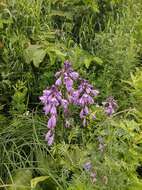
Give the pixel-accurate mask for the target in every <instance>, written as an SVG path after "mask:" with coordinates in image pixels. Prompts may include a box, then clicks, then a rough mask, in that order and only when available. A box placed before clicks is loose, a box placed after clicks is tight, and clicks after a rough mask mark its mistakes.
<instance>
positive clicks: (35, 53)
mask: <svg viewBox="0 0 142 190" xmlns="http://www.w3.org/2000/svg"><path fill="white" fill-rule="evenodd" d="M45 55H46V50H44V49H42V48H41V46H40V45H29V47H28V48H27V49H26V50H25V52H24V58H25V61H26V63H28V64H29V63H31V62H32V61H33V64H34V66H35V67H37V68H38V67H39V64H40V63H41V62H42V61H43V59H44V57H45Z"/></svg>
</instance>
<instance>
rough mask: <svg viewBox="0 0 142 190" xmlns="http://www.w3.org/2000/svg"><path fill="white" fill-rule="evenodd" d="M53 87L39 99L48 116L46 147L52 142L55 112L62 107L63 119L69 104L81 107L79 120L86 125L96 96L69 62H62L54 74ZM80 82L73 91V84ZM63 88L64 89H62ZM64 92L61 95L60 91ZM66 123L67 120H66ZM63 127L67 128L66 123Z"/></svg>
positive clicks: (90, 86) (93, 90) (96, 93)
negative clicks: (62, 65)
mask: <svg viewBox="0 0 142 190" xmlns="http://www.w3.org/2000/svg"><path fill="white" fill-rule="evenodd" d="M55 77H56V81H55V85H52V86H51V88H48V89H46V90H44V91H43V95H42V96H41V97H40V100H41V102H42V104H43V105H44V107H43V110H44V113H45V115H48V116H49V120H48V123H47V127H48V129H49V130H48V132H47V134H46V136H45V139H46V141H47V142H48V145H52V143H53V142H54V131H55V130H54V129H55V127H56V123H57V110H58V107H62V108H63V110H64V114H65V118H67V115H68V107H69V104H73V105H77V106H80V107H81V111H80V118H81V119H82V120H83V125H84V126H85V125H86V117H87V115H88V114H89V108H88V107H89V105H91V104H94V99H93V98H94V97H95V96H97V95H98V93H99V92H98V91H97V90H95V89H94V88H93V86H92V85H90V84H89V82H88V81H87V80H84V79H81V78H79V74H78V73H77V72H75V71H74V70H73V68H72V66H71V63H70V62H69V61H65V62H64V67H63V69H61V70H60V71H59V72H57V73H56V74H55ZM77 80H78V82H80V85H79V86H78V88H77V90H75V89H74V82H75V81H77ZM64 87H65V88H64ZM63 89H66V92H63V93H62V90H63ZM66 121H67V120H66ZM65 126H69V125H68V123H67V124H65Z"/></svg>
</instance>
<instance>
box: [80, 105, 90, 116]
mask: <svg viewBox="0 0 142 190" xmlns="http://www.w3.org/2000/svg"><path fill="white" fill-rule="evenodd" d="M88 114H89V110H88V107H87V106H85V107H84V108H83V109H82V110H81V112H80V118H81V119H82V118H85V117H86V116H87V115H88Z"/></svg>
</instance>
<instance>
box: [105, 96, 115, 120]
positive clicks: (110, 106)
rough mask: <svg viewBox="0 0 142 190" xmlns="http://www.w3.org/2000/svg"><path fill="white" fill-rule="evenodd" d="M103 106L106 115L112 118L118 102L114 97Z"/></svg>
mask: <svg viewBox="0 0 142 190" xmlns="http://www.w3.org/2000/svg"><path fill="white" fill-rule="evenodd" d="M103 105H104V109H105V113H106V114H107V115H108V116H111V115H112V114H113V113H115V111H116V109H117V107H118V105H117V102H116V100H115V99H114V98H113V97H112V96H110V97H108V98H107V100H106V102H103Z"/></svg>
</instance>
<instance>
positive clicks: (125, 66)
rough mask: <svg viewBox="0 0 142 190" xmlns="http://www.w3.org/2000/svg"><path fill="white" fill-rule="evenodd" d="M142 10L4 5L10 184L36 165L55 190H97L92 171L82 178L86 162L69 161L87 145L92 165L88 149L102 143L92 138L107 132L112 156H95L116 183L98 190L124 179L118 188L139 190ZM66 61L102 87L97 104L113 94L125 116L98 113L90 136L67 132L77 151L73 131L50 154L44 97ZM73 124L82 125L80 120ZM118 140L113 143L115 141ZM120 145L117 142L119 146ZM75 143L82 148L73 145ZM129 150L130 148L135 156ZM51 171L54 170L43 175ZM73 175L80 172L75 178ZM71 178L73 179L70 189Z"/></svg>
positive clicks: (85, 3) (129, 5) (5, 148)
mask: <svg viewBox="0 0 142 190" xmlns="http://www.w3.org/2000/svg"><path fill="white" fill-rule="evenodd" d="M141 10H142V5H141V0H128V1H124V0H101V1H100V0H94V1H92V0H74V1H70V0H60V1H59V0H52V1H47V0H11V1H6V0H2V1H0V71H1V72H0V151H1V153H0V155H1V157H0V164H1V166H0V177H1V183H2V184H5V183H13V181H12V179H13V177H12V175H13V173H14V172H15V171H16V170H17V169H19V168H26V169H27V168H28V174H29V175H31V178H32V177H33V178H34V177H36V176H40V175H50V178H51V179H52V180H53V181H52V187H53V188H54V186H56V185H57V186H59V188H60V189H61V187H62V188H63V189H69V190H70V189H81V190H82V189H83V188H84V189H86V188H87V189H89V188H90V189H91V188H94V186H93V187H92V186H91V185H90V184H88V183H87V187H84V186H85V180H86V181H87V178H86V175H85V174H83V175H84V176H82V175H81V177H82V179H81V177H80V178H78V176H80V170H81V169H80V168H81V166H80V165H79V166H76V163H74V164H72V165H71V166H70V164H68V159H69V160H70V158H69V157H68V158H66V159H65V161H64V159H63V158H64V157H66V156H65V155H66V154H67V155H68V154H70V155H71V153H70V150H69V149H71V150H72V152H73V154H74V152H75V151H76V149H77V150H78V149H80V146H83V148H82V150H80V151H81V153H80V155H82V157H83V158H82V160H85V158H86V157H85V148H86V146H91V149H93V148H94V149H97V143H98V142H97V140H94V141H93V140H92V142H90V144H91V145H87V139H89V138H91V139H93V138H94V139H96V138H97V136H99V135H101V136H102V135H104V137H105V141H106V142H105V143H106V144H108V145H109V143H110V146H108V147H109V148H108V150H106V152H107V153H106V154H105V155H104V158H103V157H102V158H101V156H100V153H99V152H98V153H97V154H98V155H97V156H96V158H95V159H96V163H97V161H98V162H99V164H100V168H101V169H102V171H98V173H102V172H103V170H104V171H105V172H104V173H102V174H100V175H104V176H105V175H107V173H109V172H110V173H109V175H110V176H107V177H108V178H109V179H110V178H112V181H111V180H110V181H109V180H108V181H109V182H110V184H109V185H106V184H105V183H104V184H103V182H102V181H101V179H102V178H101V177H100V180H98V184H97V185H96V189H117V188H116V187H115V184H116V183H115V180H116V181H117V180H118V179H119V180H120V183H119V184H120V186H118V189H124V188H125V189H127V188H128V189H129V186H132V184H134V186H132V189H133V190H134V189H137V190H139V189H141V186H142V185H141V183H140V182H139V180H138V178H137V173H136V168H137V167H138V166H139V165H141V159H140V157H141V151H140V150H139V149H140V147H141V137H139V135H140V134H141V124H142V113H141V111H142V110H141V106H140V105H141V102H142V94H141V92H142V86H141V84H142V76H141V75H142V70H141V56H142V54H141V52H142V40H141V39H142V24H141V23H142V22H141V21H142V15H141ZM66 59H69V60H70V61H71V62H72V63H73V67H74V69H75V70H77V71H78V72H79V73H80V74H81V75H82V76H83V77H84V78H86V79H88V80H89V81H90V83H91V84H93V85H94V86H95V87H96V88H98V89H99V90H100V96H99V97H98V100H97V101H98V102H99V104H101V102H102V101H103V100H104V99H105V98H106V97H108V96H110V95H113V96H114V97H115V98H116V99H117V101H118V104H119V111H120V115H119V114H118V115H117V114H116V116H114V118H111V119H106V117H105V116H104V115H101V114H98V119H97V121H95V122H96V123H92V124H90V125H91V127H92V128H93V130H91V129H89V130H88V129H85V130H84V131H83V132H82V130H80V129H78V128H75V129H72V130H71V131H68V132H66V133H67V134H68V135H69V139H70V140H69V139H68V140H67V141H68V142H70V143H69V145H70V146H71V148H70V146H69V148H67V149H66V147H65V146H68V145H67V144H65V142H64V140H63V138H62V136H63V134H64V133H65V132H64V131H62V132H63V134H62V133H60V132H57V134H58V136H59V137H58V138H59V144H58V143H57V144H56V145H57V147H56V146H55V147H53V150H49V149H48V147H47V145H46V143H45V142H44V131H45V130H44V129H46V118H45V117H44V116H42V111H41V105H40V104H39V99H38V97H39V95H41V93H42V90H43V89H44V88H45V87H46V86H50V85H51V84H52V83H53V81H54V74H55V72H56V71H57V70H59V69H60V68H61V66H62V64H63V61H64V60H66ZM125 110H126V111H125ZM121 112H122V113H121ZM119 120H121V121H119ZM71 122H72V125H75V122H74V120H73V119H72V120H71ZM77 125H79V124H77ZM94 125H95V126H98V129H96V128H95V129H94ZM108 126H110V127H108ZM91 127H90V128H91ZM121 129H122V130H121ZM86 130H87V131H86ZM106 134H107V135H106ZM111 136H112V139H110V140H108V139H107V138H111ZM114 141H116V142H115V144H114V145H113V142H114ZM72 144H76V146H75V147H74V148H72ZM93 144H95V145H93ZM94 146H96V147H94ZM115 146H116V147H115ZM54 149H55V150H54ZM87 150H88V149H87ZM38 151H41V158H39V157H38V156H37V152H38ZM89 151H90V152H91V153H90V154H92V155H93V154H94V153H93V151H92V150H88V152H89ZM125 151H128V152H127V155H126V154H125ZM47 152H48V154H47ZM49 152H50V153H49ZM61 153H62V154H63V158H61V161H59V164H56V167H55V169H54V165H55V163H56V159H57V160H58V159H59V158H58V157H60V156H59V155H62V154H61ZM46 154H47V155H48V156H47V155H46ZM49 154H51V155H52V157H53V158H54V159H53V160H51V158H50V157H49ZM94 157H95V155H94ZM128 157H129V159H128ZM115 158H116V162H115ZM130 158H131V159H130ZM48 159H49V160H50V161H49V163H50V164H51V166H46V165H45V166H43V165H42V166H41V167H40V166H39V164H41V162H42V161H44V162H43V163H44V164H45V162H46V164H47V165H48V163H47V160H48ZM62 159H63V160H62ZM71 159H72V158H71ZM97 159H98V160H97ZM101 159H104V160H103V161H102V160H101ZM119 160H121V161H122V162H121V161H119ZM52 162H53V163H52ZM60 162H61V163H60ZM78 162H79V161H78ZM78 162H77V163H78ZM81 162H83V161H81ZM117 162H118V163H117ZM120 162H121V163H120ZM63 163H64V164H67V167H66V168H63V170H61V168H62V166H63ZM101 163H103V164H102V165H101ZM110 163H111V164H110ZM50 164H49V165H50ZM94 164H95V161H94ZM113 164H114V165H113ZM130 166H131V167H130ZM96 167H97V164H96ZM140 167H141V166H140ZM29 168H30V169H29ZM41 168H42V169H41ZM45 168H46V171H44V172H43V170H44V169H45ZM47 168H48V169H47ZM104 168H106V169H104ZM109 168H110V171H108V170H109ZM101 169H100V170H101ZM52 170H53V171H52ZM96 170H97V168H96ZM98 170H99V169H98ZM57 171H58V172H57ZM26 172H27V171H26ZM65 172H67V173H66V175H67V176H68V177H67V176H66V175H65ZM111 172H112V173H111ZM7 173H8V175H7ZM71 173H74V174H75V175H74V176H73V177H72V175H71ZM120 174H122V176H121V175H120ZM18 175H19V174H17V176H18ZM119 175H120V176H119ZM58 176H60V178H59V177H58ZM64 176H66V178H65V177H64ZM140 176H141V174H140V175H139V177H140ZM29 178H30V177H29ZM71 178H72V179H73V180H72V181H71V184H70V185H69V184H68V183H69V181H70V180H71ZM67 179H68V180H67ZM10 180H11V181H10ZM83 180H84V182H83ZM9 181H10V182H9ZM45 181H46V180H45ZM47 181H48V180H47ZM49 181H50V180H49ZM126 181H127V183H126ZM130 181H131V182H130ZM109 182H108V183H109ZM47 184H50V183H49V182H47V183H46V187H44V184H41V185H39V186H42V187H38V188H39V189H41V188H42V189H45V188H47ZM102 184H103V185H102ZM28 185H29V183H27V186H28ZM69 186H70V187H69ZM100 186H101V188H100ZM4 188H5V189H6V187H4ZM54 189H55V188H54Z"/></svg>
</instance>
